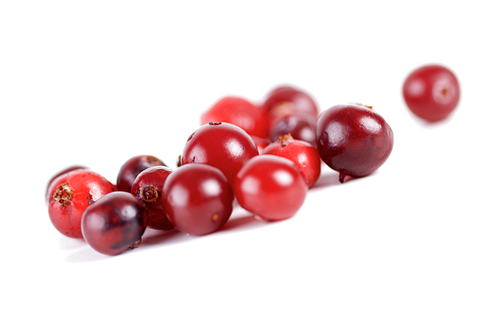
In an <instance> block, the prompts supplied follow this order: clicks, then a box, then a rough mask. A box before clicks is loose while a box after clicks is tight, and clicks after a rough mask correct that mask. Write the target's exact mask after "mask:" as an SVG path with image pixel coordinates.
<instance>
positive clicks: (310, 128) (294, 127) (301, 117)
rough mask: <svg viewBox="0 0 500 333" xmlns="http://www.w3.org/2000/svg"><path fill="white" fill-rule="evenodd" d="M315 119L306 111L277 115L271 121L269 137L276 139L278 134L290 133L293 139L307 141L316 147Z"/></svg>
mask: <svg viewBox="0 0 500 333" xmlns="http://www.w3.org/2000/svg"><path fill="white" fill-rule="evenodd" d="M316 120H317V119H316V117H314V116H311V115H310V114H307V113H302V114H288V115H284V116H280V117H277V118H275V119H274V121H273V122H272V123H271V127H270V129H269V139H270V140H271V141H276V140H278V138H279V137H280V136H284V135H287V134H290V135H292V137H293V138H294V139H296V140H301V141H305V142H309V143H310V144H311V145H313V146H314V147H316Z"/></svg>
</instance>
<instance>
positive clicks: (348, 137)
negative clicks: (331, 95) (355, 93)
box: [316, 104, 394, 183]
mask: <svg viewBox="0 0 500 333" xmlns="http://www.w3.org/2000/svg"><path fill="white" fill-rule="evenodd" d="M316 130H317V145H318V152H319V155H320V156H321V158H322V159H323V161H324V162H325V163H326V164H327V165H328V166H329V167H330V168H332V169H334V170H336V171H338V172H339V173H340V176H339V180H340V182H341V183H342V182H344V179H345V177H346V176H352V177H363V176H367V175H369V174H371V173H372V172H374V171H375V170H376V169H378V168H379V167H380V166H381V165H382V164H383V163H384V162H385V161H386V160H387V158H388V157H389V155H390V153H391V151H392V146H393V142H394V139H393V134H392V130H391V128H390V127H389V125H388V124H387V123H386V122H385V120H384V119H383V118H382V117H381V116H380V115H378V114H377V113H375V112H374V111H373V110H372V109H371V107H367V106H364V105H359V104H344V105H336V106H334V107H332V108H330V109H328V110H327V111H325V112H323V113H322V114H321V115H320V116H319V119H318V126H317V129H316Z"/></svg>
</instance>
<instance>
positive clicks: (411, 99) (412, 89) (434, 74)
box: [403, 65, 460, 122]
mask: <svg viewBox="0 0 500 333" xmlns="http://www.w3.org/2000/svg"><path fill="white" fill-rule="evenodd" d="M403 97H404V99H405V102H406V105H407V106H408V108H409V109H410V111H411V112H413V113H414V114H415V115H417V116H418V117H420V118H422V119H425V120H427V121H429V122H437V121H440V120H443V119H445V118H446V117H448V115H449V114H450V113H451V112H452V111H453V110H454V109H455V107H456V106H457V104H458V100H459V98H460V87H459V84H458V80H457V78H456V76H455V74H453V72H452V71H450V70H449V69H448V68H446V67H443V66H440V65H429V66H424V67H420V68H418V69H416V70H414V71H413V72H412V73H410V75H408V77H407V78H406V80H405V82H404V84H403Z"/></svg>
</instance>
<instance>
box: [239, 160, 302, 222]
mask: <svg viewBox="0 0 500 333" xmlns="http://www.w3.org/2000/svg"><path fill="white" fill-rule="evenodd" d="M234 193H235V196H236V199H237V200H238V202H239V203H240V205H241V207H243V208H244V209H246V210H248V211H249V212H251V213H253V214H254V215H256V216H258V217H260V218H262V219H264V220H266V221H279V220H284V219H287V218H290V217H292V216H293V215H294V214H295V213H296V212H297V211H298V210H299V208H300V207H301V206H302V204H303V203H304V200H305V198H306V193H307V185H306V182H305V180H304V177H303V176H302V174H301V172H300V170H299V169H298V168H297V166H296V165H295V164H294V163H293V162H292V161H290V160H288V159H286V158H284V157H279V156H274V155H259V156H256V157H254V158H252V159H251V160H250V161H248V163H247V164H245V166H243V168H242V169H241V170H240V171H239V172H238V176H237V177H236V184H235V187H234Z"/></svg>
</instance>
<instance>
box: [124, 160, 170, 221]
mask: <svg viewBox="0 0 500 333" xmlns="http://www.w3.org/2000/svg"><path fill="white" fill-rule="evenodd" d="M171 173H172V169H170V168H167V167H164V166H155V167H151V168H147V169H146V170H144V171H142V172H141V173H140V174H139V175H137V177H136V178H135V181H134V184H133V185H132V189H131V190H130V193H132V194H133V195H135V196H136V197H137V198H138V199H140V200H141V201H142V202H143V203H144V205H145V207H146V212H145V214H146V215H147V219H148V227H150V228H153V229H157V230H170V229H173V228H174V226H173V225H172V223H170V221H169V219H168V218H167V216H166V215H165V212H164V211H163V207H162V206H161V200H160V198H161V196H162V189H163V184H165V180H166V179H167V177H168V176H169V175H170V174H171Z"/></svg>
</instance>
